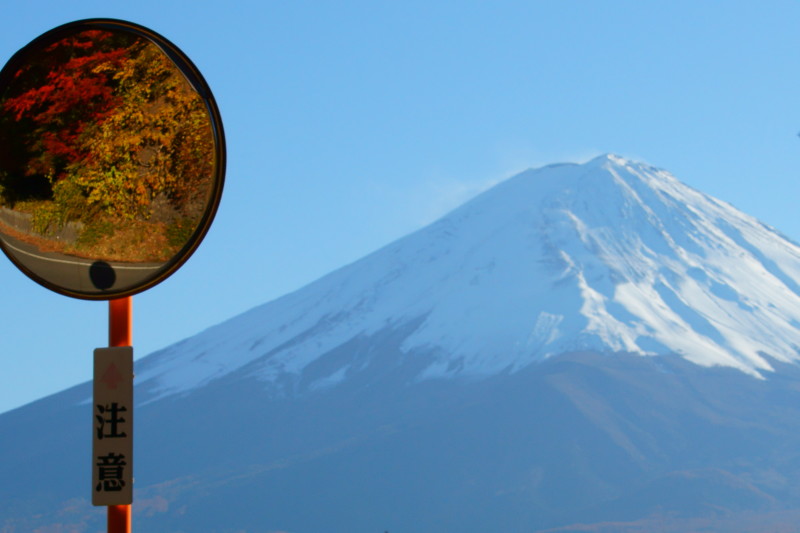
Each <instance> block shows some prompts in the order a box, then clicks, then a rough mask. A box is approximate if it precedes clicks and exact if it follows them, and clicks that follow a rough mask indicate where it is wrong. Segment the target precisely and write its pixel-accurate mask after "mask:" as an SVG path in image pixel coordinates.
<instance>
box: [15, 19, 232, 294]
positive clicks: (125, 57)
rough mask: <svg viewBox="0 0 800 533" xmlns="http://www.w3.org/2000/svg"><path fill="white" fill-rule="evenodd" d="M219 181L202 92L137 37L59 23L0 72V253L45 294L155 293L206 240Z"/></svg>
mask: <svg viewBox="0 0 800 533" xmlns="http://www.w3.org/2000/svg"><path fill="white" fill-rule="evenodd" d="M224 173H225V145H224V137H223V131H222V123H221V120H220V116H219V112H218V110H217V107H216V104H215V102H214V99H213V97H212V95H211V91H210V90H209V88H208V85H207V84H206V82H205V81H204V79H203V78H202V76H201V74H200V73H199V71H198V70H197V69H196V67H195V66H194V65H193V64H192V63H191V61H190V60H189V59H188V58H187V57H186V56H185V55H184V54H183V53H182V52H181V51H180V50H179V49H178V48H177V47H175V46H174V45H173V44H172V43H170V42H169V41H167V40H166V39H164V38H163V37H161V36H160V35H158V34H156V33H155V32H153V31H151V30H149V29H147V28H144V27H142V26H138V25H135V24H131V23H128V22H123V21H118V20H106V19H92V20H84V21H78V22H73V23H70V24H66V25H64V26H60V27H58V28H55V29H53V30H51V31H49V32H47V33H45V34H43V35H41V36H40V37H38V38H37V39H35V40H34V41H32V42H31V43H30V44H28V45H27V46H25V47H24V48H22V49H21V50H20V51H19V52H17V53H16V54H15V55H14V56H13V57H12V58H11V59H10V60H9V61H8V63H7V64H6V65H5V67H4V68H3V70H2V71H0V248H2V250H3V251H4V252H5V253H6V255H8V257H9V258H10V259H11V261H13V262H14V264H15V265H16V266H17V267H19V268H20V269H21V270H22V271H23V272H24V273H25V274H27V275H28V276H29V277H30V278H32V279H33V280H35V281H36V282H38V283H40V284H42V285H44V286H46V287H48V288H49V289H52V290H54V291H56V292H59V293H61V294H66V295H68V296H72V297H76V298H83V299H90V300H91V299H96V300H107V299H112V298H119V297H123V296H129V295H132V294H135V293H138V292H141V291H143V290H145V289H147V288H149V287H151V286H153V285H155V284H156V283H158V282H160V281H162V280H163V279H165V278H166V277H167V276H169V275H170V274H171V273H172V272H174V271H175V270H176V269H177V268H178V267H179V266H180V265H181V264H183V262H184V261H185V260H186V259H187V258H188V257H189V255H191V253H192V252H193V251H194V250H195V248H196V247H197V246H198V244H199V243H200V241H201V240H202V238H203V236H204V235H205V233H206V231H207V230H208V227H209V225H210V224H211V221H212V219H213V217H214V214H215V212H216V209H217V205H218V203H219V199H220V195H221V193H222V184H223V178H224Z"/></svg>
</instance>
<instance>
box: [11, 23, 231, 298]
mask: <svg viewBox="0 0 800 533" xmlns="http://www.w3.org/2000/svg"><path fill="white" fill-rule="evenodd" d="M87 30H106V31H121V32H127V33H130V34H133V35H136V36H138V37H142V38H144V39H146V40H148V41H149V42H151V43H153V44H154V45H156V46H157V47H158V48H159V49H160V50H161V51H162V52H164V53H165V54H166V55H167V57H169V59H170V60H171V61H172V62H173V64H174V65H175V66H176V67H177V68H178V70H180V72H181V73H182V74H183V76H184V77H185V78H186V80H187V81H188V82H189V84H190V85H191V86H192V87H193V88H194V90H195V91H196V92H197V93H198V94H199V95H200V97H201V98H202V99H203V102H204V103H205V105H206V109H207V110H208V115H209V119H210V122H211V129H212V134H213V138H214V154H213V157H214V171H213V176H212V177H213V186H212V191H211V194H210V197H209V201H208V204H207V206H206V210H205V212H204V214H203V216H202V218H201V219H200V222H199V224H198V226H197V228H196V229H195V231H194V233H193V234H192V236H191V237H190V238H189V240H188V241H187V242H186V244H185V245H184V246H183V247H182V248H181V249H180V250H179V251H178V252H177V253H176V254H175V255H174V256H173V257H172V258H171V259H169V260H168V261H166V262H165V263H164V265H163V266H162V267H161V268H160V269H159V270H158V271H157V273H156V274H155V275H154V276H152V277H151V278H146V279H145V280H143V281H142V282H140V283H138V284H137V285H134V286H132V287H129V288H126V289H122V290H116V291H113V290H109V291H105V292H98V293H88V292H80V291H74V290H70V289H66V288H64V287H61V286H59V285H57V284H55V283H52V282H50V281H48V280H46V279H44V278H42V277H41V276H39V275H37V274H36V273H34V272H32V271H31V270H30V269H28V268H27V267H25V266H24V265H22V264H21V263H20V262H19V261H18V260H17V259H16V258H15V256H14V254H13V253H11V252H10V251H9V250H7V249H6V245H5V244H4V242H3V239H2V238H0V249H1V250H2V251H3V253H5V255H6V256H7V257H8V258H9V259H10V260H11V262H12V263H13V264H14V265H15V266H16V267H17V268H19V269H20V270H21V271H22V272H23V273H24V274H25V275H27V276H28V277H29V278H31V279H32V280H33V281H35V282H36V283H38V284H40V285H42V286H44V287H46V288H48V289H50V290H52V291H54V292H56V293H59V294H62V295H64V296H69V297H72V298H78V299H81V300H113V299H117V298H124V297H127V296H132V295H134V294H138V293H140V292H143V291H145V290H147V289H149V288H151V287H153V286H155V285H157V284H159V283H161V282H162V281H164V280H165V279H167V278H168V277H169V276H170V275H172V274H173V273H174V272H175V271H176V270H178V268H180V267H181V266H182V265H183V264H184V263H185V262H186V261H187V260H188V259H189V257H191V255H192V254H193V253H194V252H195V250H196V249H197V247H198V246H199V245H200V243H201V242H202V240H203V238H204V237H205V235H206V233H207V232H208V229H209V228H210V226H211V223H212V221H213V220H214V216H215V215H216V212H217V209H218V207H219V203H220V199H221V197H222V189H223V185H224V181H225V165H226V149H225V135H224V131H223V128H222V118H221V116H220V113H219V109H218V107H217V104H216V101H215V100H214V97H213V95H212V93H211V89H210V88H209V86H208V84H207V83H206V81H205V79H204V78H203V76H202V75H201V74H200V71H199V70H198V69H197V67H196V66H195V65H194V63H192V61H191V60H190V59H189V58H188V57H187V56H186V54H184V53H183V52H182V51H181V50H180V49H179V48H178V47H177V46H175V45H174V44H173V43H172V42H170V41H169V40H167V39H166V38H164V37H163V36H161V35H159V34H158V33H156V32H154V31H153V30H150V29H149V28H146V27H144V26H140V25H138V24H134V23H132V22H128V21H124V20H118V19H103V18H97V19H84V20H78V21H74V22H69V23H67V24H64V25H61V26H58V27H56V28H53V29H51V30H49V31H47V32H45V33H43V34H41V35H40V36H39V37H37V38H35V39H34V40H32V41H31V42H30V43H28V44H27V45H26V46H24V47H23V48H21V49H20V50H19V51H18V52H16V53H15V54H14V55H13V56H12V57H11V59H9V60H8V62H7V63H6V64H5V66H4V67H3V68H2V70H0V91H2V90H3V89H4V88H5V87H6V86H8V83H9V80H10V79H11V78H12V77H13V76H14V74H15V73H16V72H17V71H18V70H19V69H20V68H21V67H22V66H23V65H25V64H26V59H27V57H28V56H29V54H30V53H31V51H33V50H41V49H42V48H43V47H45V46H47V45H49V44H52V43H53V42H56V41H58V40H60V39H63V38H65V37H68V36H70V35H74V34H76V33H79V32H82V31H87Z"/></svg>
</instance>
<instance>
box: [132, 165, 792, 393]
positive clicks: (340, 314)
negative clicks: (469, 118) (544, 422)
mask: <svg viewBox="0 0 800 533" xmlns="http://www.w3.org/2000/svg"><path fill="white" fill-rule="evenodd" d="M795 279H800V247H798V246H797V245H796V244H794V243H792V242H791V241H788V240H786V239H785V238H784V237H783V236H782V235H780V234H779V233H778V232H777V231H775V230H774V229H772V228H770V227H768V226H766V225H764V224H762V223H760V222H759V221H757V220H756V219H755V218H753V217H750V216H749V215H746V214H744V213H741V212H740V211H738V210H736V209H735V208H734V207H733V206H731V205H730V204H727V203H725V202H722V201H719V200H716V199H714V198H712V197H710V196H708V195H705V194H703V193H701V192H699V191H697V190H695V189H692V188H691V187H688V186H686V185H683V184H682V183H681V182H680V181H678V180H677V179H676V178H675V177H674V176H672V175H671V174H669V173H668V172H666V171H664V170H660V169H657V168H655V167H652V166H650V165H646V164H643V163H638V162H633V161H629V160H627V159H624V158H621V157H619V156H615V155H604V156H600V157H597V158H595V159H593V160H591V161H589V162H587V163H584V164H574V163H573V164H557V165H550V166H547V167H543V168H540V169H532V170H527V171H525V172H522V173H520V174H518V175H516V176H514V177H512V178H509V179H508V180H506V181H505V182H502V183H500V184H498V185H496V186H495V187H493V188H491V189H489V190H488V191H485V192H484V193H482V194H480V195H478V196H477V197H475V198H473V199H472V200H470V201H468V202H467V203H465V204H464V205H462V206H461V207H458V208H456V209H454V210H453V211H451V212H450V213H448V214H447V215H445V216H444V217H442V218H440V219H439V220H437V221H436V222H434V223H432V224H431V225H429V226H427V227H424V228H422V229H420V230H418V231H416V232H414V233H412V234H410V235H408V236H406V237H403V238H401V239H398V240H397V241H395V242H393V243H390V244H388V245H387V246H385V247H383V248H381V249H379V250H377V251H376V252H373V253H372V254H369V255H367V256H366V257H364V258H363V259H361V260H358V261H355V262H354V263H351V264H350V265H347V266H345V267H342V268H340V269H338V270H336V271H334V272H332V273H331V274H328V275H327V276H324V277H323V278H321V279H319V280H317V281H315V282H313V283H311V284H309V285H307V286H306V287H303V288H301V289H299V290H298V291H296V292H294V293H291V294H288V295H285V296H283V297H281V298H278V299H276V300H274V301H273V302H269V303H267V304H265V305H263V306H259V307H257V308H255V309H253V310H250V311H248V312H246V313H244V314H242V315H240V316H239V317H237V318H234V319H232V320H229V321H226V322H225V323H223V324H222V325H219V326H216V327H213V328H210V329H209V330H207V331H206V332H203V333H201V334H200V336H199V338H198V340H197V341H196V342H195V341H193V340H192V339H188V340H186V341H183V342H181V343H178V344H176V345H175V346H174V347H168V348H166V349H165V350H162V351H160V352H157V353H156V354H153V355H152V356H150V357H148V358H146V359H145V360H143V361H141V363H140V364H141V368H140V370H139V376H140V380H141V381H140V383H142V382H143V383H144V384H145V388H147V389H148V390H150V391H151V392H152V393H153V396H152V398H159V397H164V396H165V395H169V394H174V393H181V392H186V391H188V390H191V389H192V388H193V387H197V386H201V385H202V384H205V383H208V382H209V381H210V380H213V379H217V378H218V377H220V376H222V375H224V374H225V373H227V372H230V371H233V370H235V369H237V368H240V367H242V366H244V365H248V366H249V367H251V368H253V372H254V373H255V374H257V375H258V376H259V378H260V379H261V380H262V381H264V382H265V383H271V384H273V385H274V384H276V383H278V382H281V381H286V379H290V380H291V379H293V378H294V379H296V380H302V379H303V378H302V375H303V372H304V369H306V368H307V367H308V366H309V365H311V364H312V363H314V362H315V361H317V359H318V358H319V357H321V356H323V355H324V354H325V353H327V352H330V351H332V350H335V349H336V347H338V346H341V345H343V344H345V343H347V342H351V341H353V340H354V339H357V338H363V339H369V338H370V337H372V336H375V335H384V333H386V334H387V335H388V334H390V332H391V331H394V330H403V331H404V332H405V333H404V335H405V337H404V338H403V339H402V342H401V343H400V352H401V353H402V354H406V355H408V354H414V353H420V352H425V353H426V354H427V356H429V358H430V360H429V362H428V364H427V366H425V367H424V368H422V369H421V370H420V373H419V375H418V376H417V379H423V380H424V379H431V378H441V377H460V378H466V379H470V378H481V377H485V376H487V375H491V374H494V373H497V372H506V371H511V372H514V371H518V370H519V369H520V368H523V367H525V366H526V365H528V364H532V363H533V362H535V361H537V360H541V359H543V358H547V357H550V356H552V355H554V354H558V353H561V352H568V351H575V350H587V349H588V350H600V351H610V352H625V353H639V354H642V355H658V354H667V353H673V352H675V353H679V354H681V355H682V356H684V357H686V358H687V359H688V360H690V361H693V362H694V363H696V364H700V365H704V366H714V365H723V366H730V367H734V368H737V369H738V370H740V371H743V372H745V373H747V374H750V375H752V376H754V377H758V378H763V377H764V375H765V374H764V373H765V372H767V373H769V372H771V371H772V366H771V365H770V363H769V360H768V359H767V358H766V357H765V355H769V356H770V357H771V358H774V359H777V360H780V361H784V362H796V361H797V360H798V358H800V356H799V355H798V353H800V352H798V348H797V347H798V346H800V329H798V326H800V311H798V310H800V286H798V284H797V282H795V281H794V280H795ZM409 324H414V327H413V328H410V327H409ZM264 328H266V331H262V330H263V329H264ZM253 332H257V333H256V334H255V335H254V334H253ZM201 339H202V340H201ZM309 342H310V343H311V344H309ZM195 344H196V345H197V347H196V348H195ZM201 345H202V347H200V346H201ZM434 354H436V355H434ZM182 361H185V362H186V363H185V364H184V363H183V362H182ZM189 361H191V364H188V362H189ZM331 364H332V365H333V366H332V367H331V369H330V373H329V374H327V375H320V376H319V377H318V379H317V383H316V384H314V385H313V386H311V387H310V388H317V389H319V388H325V387H330V386H335V385H336V384H337V383H340V382H341V381H343V380H344V379H346V378H347V376H349V375H352V374H353V373H355V372H358V371H360V369H363V367H364V365H366V364H368V362H367V361H361V362H358V361H349V362H348V361H339V363H338V366H337V364H333V363H331ZM317 366H320V365H317ZM322 366H324V365H322ZM329 366H330V365H329ZM254 367H257V368H254Z"/></svg>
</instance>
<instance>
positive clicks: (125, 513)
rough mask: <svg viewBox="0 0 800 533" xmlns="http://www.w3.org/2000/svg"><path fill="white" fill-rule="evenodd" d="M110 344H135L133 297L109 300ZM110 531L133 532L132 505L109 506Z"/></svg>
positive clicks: (111, 532) (119, 532) (110, 532)
mask: <svg viewBox="0 0 800 533" xmlns="http://www.w3.org/2000/svg"><path fill="white" fill-rule="evenodd" d="M108 345H109V346H110V347H112V348H113V347H114V346H133V297H132V296H128V297H127V298H119V299H117V300H109V301H108ZM108 533H131V506H130V505H109V506H108Z"/></svg>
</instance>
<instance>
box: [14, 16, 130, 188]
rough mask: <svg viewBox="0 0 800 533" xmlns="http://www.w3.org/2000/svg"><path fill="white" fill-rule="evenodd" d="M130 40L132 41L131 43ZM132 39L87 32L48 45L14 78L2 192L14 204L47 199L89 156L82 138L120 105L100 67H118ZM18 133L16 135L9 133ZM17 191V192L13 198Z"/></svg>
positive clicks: (111, 82)
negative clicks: (51, 188) (73, 167)
mask: <svg viewBox="0 0 800 533" xmlns="http://www.w3.org/2000/svg"><path fill="white" fill-rule="evenodd" d="M126 41H127V43H126ZM129 41H130V39H122V38H120V37H119V36H117V35H115V34H111V33H109V32H103V31H86V32H82V33H80V34H77V35H74V36H71V37H68V38H65V39H62V40H60V41H58V42H55V43H53V44H51V45H49V46H48V47H47V48H45V50H44V51H43V53H41V54H39V55H38V56H37V57H35V58H32V60H31V61H29V62H28V63H27V64H26V65H24V66H23V67H22V68H21V69H20V70H19V71H18V72H17V73H16V75H15V77H14V80H13V83H12V85H11V87H10V89H9V90H8V91H7V92H6V95H5V96H6V97H7V98H6V99H5V101H4V102H3V103H2V108H1V110H2V118H0V120H2V122H3V124H2V126H3V131H4V132H9V135H4V136H3V137H4V138H3V141H4V143H3V144H4V145H6V146H9V147H10V148H11V147H13V149H9V150H8V151H5V152H4V153H3V154H2V158H3V168H4V169H5V170H6V173H7V174H8V175H7V176H6V180H4V181H12V183H5V184H2V185H4V187H3V190H4V192H5V195H6V196H8V197H9V198H6V199H7V200H10V201H16V200H19V199H25V198H26V197H29V196H34V197H35V196H42V195H45V196H46V195H47V194H48V193H49V192H50V191H49V187H48V184H53V183H54V182H55V181H57V180H60V179H63V178H64V177H65V176H64V171H65V168H66V166H67V165H68V164H71V163H74V162H76V161H78V160H80V159H83V158H86V157H87V154H86V153H85V152H82V151H81V150H80V147H79V146H78V144H77V142H76V141H77V139H78V137H79V136H80V135H81V134H82V133H83V131H84V130H85V128H86V127H87V126H88V125H89V124H92V123H95V122H99V121H102V120H103V119H104V118H105V116H106V115H107V114H108V112H109V111H110V110H111V109H113V108H114V107H115V105H116V100H117V99H116V97H115V96H114V85H113V80H112V79H111V78H110V77H109V73H108V71H107V69H106V71H96V68H97V67H98V66H100V65H106V66H119V65H120V64H121V62H122V60H123V58H124V55H125V53H126V48H125V45H126V44H129ZM10 132H13V135H10ZM14 193H17V194H14Z"/></svg>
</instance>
